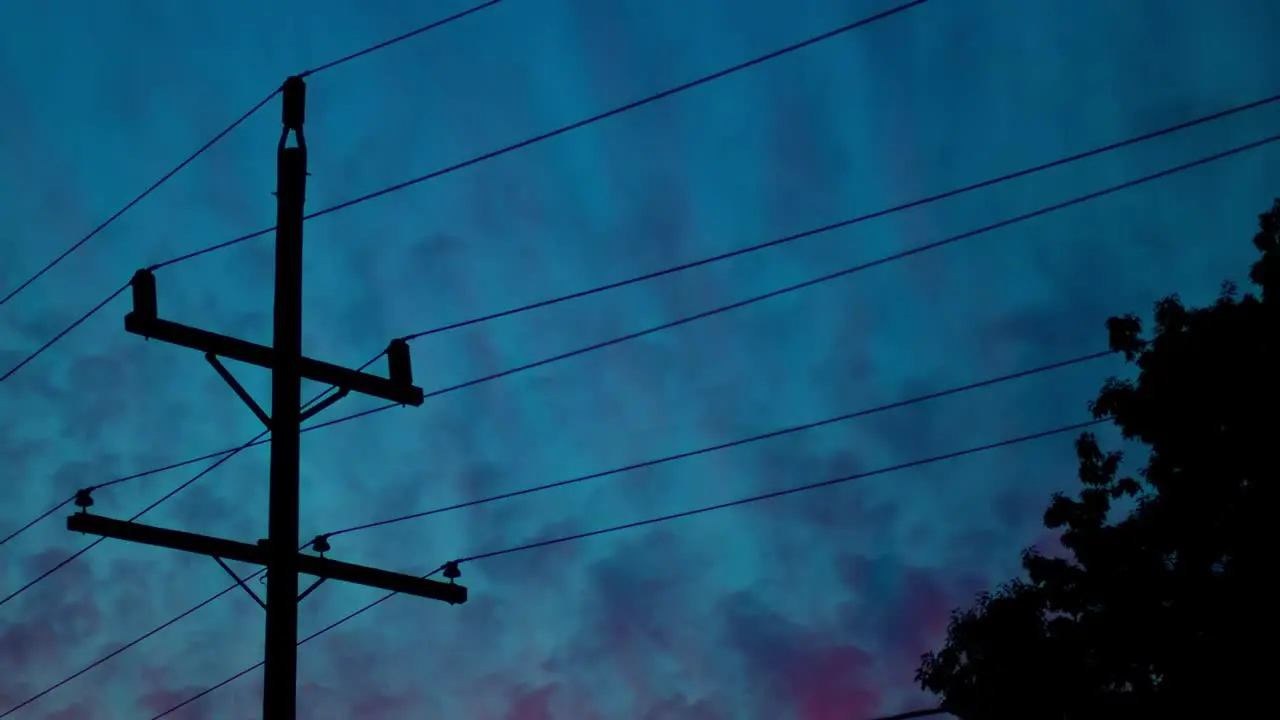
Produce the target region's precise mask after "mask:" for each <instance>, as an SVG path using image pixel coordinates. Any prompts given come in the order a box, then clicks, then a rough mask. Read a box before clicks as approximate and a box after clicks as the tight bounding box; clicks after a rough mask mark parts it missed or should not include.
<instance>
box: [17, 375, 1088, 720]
mask: <svg viewBox="0 0 1280 720" xmlns="http://www.w3.org/2000/svg"><path fill="white" fill-rule="evenodd" d="M1112 354H1113V353H1112V352H1111V351H1110V350H1106V351H1100V352H1094V353H1089V354H1086V355H1080V356H1077V357H1074V358H1070V359H1067V360H1061V361H1058V362H1054V363H1049V364H1046V365H1041V366H1038V367H1034V368H1029V369H1025V370H1020V371H1017V372H1013V373H1007V374H1005V375H1000V376H996V377H992V378H988V379H986V380H981V381H978V382H973V383H969V384H966V385H960V386H958V387H953V388H949V389H946V390H941V391H937V392H933V393H928V394H925V395H919V396H916V397H913V398H909V399H906V400H900V401H898V402H894V403H890V404H886V405H880V406H877V407H873V408H869V409H864V410H860V411H856V412H850V413H845V414H842V415H838V416H835V417H831V418H826V419H823V420H818V421H815V422H809V423H805V424H802V425H793V426H790V427H786V428H781V429H778V430H774V431H771V432H768V433H763V434H759V435H755V436H751V437H747V438H741V439H738V440H733V441H730V442H725V443H720V444H718V445H712V446H709V447H704V448H701V449H698V450H693V451H689V452H683V453H679V454H676V455H669V456H666V457H660V458H655V459H651V460H648V461H645V462H641V463H633V464H631V465H626V466H623V467H618V468H614V469H611V470H605V471H602V472H596V473H592V474H590V475H584V476H580V477H576V478H571V479H569V480H562V481H559V482H555V483H549V484H545V485H539V486H534V487H530V488H525V489H523V490H518V491H514V492H509V493H504V494H502V495H496V496H492V497H488V498H482V499H478V500H473V501H470V502H464V503H459V504H456V505H451V506H448V507H443V508H438V509H436V510H430V511H427V512H420V513H414V514H410V515H402V516H399V517H395V518H390V519H387V520H381V521H378V522H373V523H366V524H363V525H357V526H353V527H349V528H344V529H342V530H338V531H335V532H330V533H326V534H324V535H323V537H325V538H332V537H336V536H338V535H343V534H347V533H352V532H356V531H359V530H368V529H372V528H376V527H383V526H386V525H391V524H395V523H400V522H405V521H408V520H414V519H418V518H423V517H427V516H429V515H437V514H441V513H445V512H451V511H454V510H461V509H463V508H468V507H474V506H478V505H483V504H487V503H491V502H496V501H498V500H505V499H509V498H514V497H519V496H522V495H529V494H532V493H536V492H542V491H545V490H550V489H553V488H559V487H566V486H569V485H576V484H578V483H582V482H585V481H588V480H594V479H599V478H604V477H609V476H614V475H620V474H622V473H626V472H631V471H633V470H639V469H642V468H649V467H655V466H658V465H662V464H666V463H669V462H674V461H676V460H683V459H687V458H691V457H696V456H699V455H705V454H709V453H713V452H719V451H722V450H727V449H730V448H735V447H741V446H744V445H748V444H750V443H755V442H759V441H762V440H767V439H771V438H776V437H781V436H784V435H790V434H793V433H797V432H802V431H807V430H813V429H816V428H819V427H824V426H826V425H831V424H835V423H839V422H844V421H847V420H852V419H855V418H860V417H867V416H869V415H874V414H878V413H882V412H887V411H890V410H895V409H899V408H903V407H907V406H910V405H917V404H920V403H924V402H929V401H932V400H938V399H941V398H944V397H948V396H952V395H958V394H961V393H965V392H971V391H974V390H979V389H982V388H986V387H991V386H994V385H999V384H1003V383H1007V382H1012V381H1014V380H1020V379H1024V378H1028V377H1032V376H1035V375H1041V374H1044V373H1048V372H1052V371H1055V370H1061V369H1064V368H1067V367H1071V366H1074V365H1079V364H1083V363H1087V362H1091V361H1094V360H1098V359H1101V358H1104V357H1108V356H1110V355H1112ZM317 399H318V398H317ZM313 402H314V401H313ZM242 447H243V446H242ZM229 457H230V456H229V455H228V456H227V457H224V458H223V459H222V460H226V459H229ZM222 460H220V461H219V462H221V461H222ZM213 467H216V465H215V466H211V467H209V468H207V469H206V470H205V471H204V472H205V473H207V472H210V471H211V470H212V469H213ZM197 479H199V476H196V477H195V478H192V479H191V480H189V481H188V482H187V483H185V484H184V485H183V486H180V487H179V488H177V489H175V490H174V491H172V492H170V493H169V494H168V495H166V496H165V497H163V498H161V499H160V500H158V501H156V502H155V503H152V505H150V506H148V507H147V508H145V509H144V510H143V511H142V512H140V513H138V514H137V515H135V516H134V517H133V518H132V519H137V518H138V517H140V516H141V515H142V513H145V512H147V511H148V510H150V509H151V508H154V507H155V506H156V505H159V504H160V503H162V502H164V501H165V500H167V499H168V498H170V497H172V496H173V495H174V494H176V493H177V492H179V491H181V490H182V489H183V488H185V487H187V486H189V485H190V484H191V483H193V482H195V481H196V480H197ZM103 539H104V538H98V540H96V541H94V543H92V544H91V545H90V546H89V547H87V548H85V549H84V550H82V551H81V552H80V553H78V554H77V555H76V556H73V557H72V558H69V559H68V560H66V561H64V562H63V563H62V564H61V565H59V566H58V567H59V568H60V567H63V566H65V565H66V564H67V563H69V562H70V561H71V560H72V559H74V557H78V556H79V555H82V554H84V552H87V551H88V549H89V548H91V547H93V545H96V544H97V543H99V542H101V541H102V540H103ZM302 547H303V548H305V547H306V544H304V545H303V546H302ZM300 549H301V548H300ZM56 569H58V568H55V570H56ZM264 571H265V568H263V569H259V570H258V571H257V572H255V573H253V574H252V575H250V576H249V577H248V578H245V580H246V581H247V580H250V579H252V578H254V577H256V576H258V575H260V574H262V573H263V572H264ZM52 572H54V570H50V571H48V572H46V573H45V575H43V576H41V578H38V579H37V580H36V581H33V582H32V583H30V584H29V585H34V584H35V582H38V581H39V580H41V579H43V578H44V577H47V576H48V575H50V574H52ZM235 587H236V585H231V586H228V588H226V589H224V590H222V591H221V592H219V593H218V594H217V595H215V596H213V597H211V598H209V599H207V600H204V601H202V602H201V603H199V604H197V605H196V606H194V607H192V608H191V609H189V610H187V611H185V612H183V613H182V614H181V615H180V616H179V618H178V619H181V618H183V617H186V616H187V615H190V614H191V613H193V612H195V611H196V610H198V609H200V608H202V607H204V606H205V605H208V604H209V603H210V602H212V601H213V600H216V599H217V598H218V597H221V596H223V595H225V594H226V593H227V592H229V591H230V590H232V589H234V588H235ZM24 589H25V588H24ZM19 592H21V591H19ZM0 604H2V603H0ZM176 621H177V620H176V619H175V620H170V621H168V622H166V623H164V624H162V625H160V626H159V627H157V628H155V629H153V630H151V631H149V632H148V633H146V634H145V635H143V636H141V637H139V638H137V639H135V640H133V641H130V642H129V643H127V644H126V645H125V646H124V647H123V648H121V649H119V650H116V651H113V652H112V653H110V654H109V655H106V656H104V657H102V658H99V659H98V660H95V661H94V662H93V663H91V664H89V665H88V666H86V667H84V668H82V669H81V670H79V671H77V672H76V673H74V674H73V675H71V676H70V677H68V678H64V679H63V680H61V681H59V682H58V683H56V684H55V685H53V686H51V687H49V688H46V689H45V690H43V691H41V692H40V693H38V694H36V695H34V696H32V697H30V698H27V699H26V700H24V701H23V702H22V703H21V704H19V705H18V706H16V707H13V708H11V709H10V710H8V711H7V712H6V713H4V714H0V718H4V717H6V716H7V715H9V714H10V713H12V712H14V711H16V710H18V709H20V708H22V707H25V706H27V705H29V704H30V703H32V702H35V701H36V700H38V699H40V698H41V697H44V696H45V695H47V694H48V693H50V692H52V691H53V690H56V689H57V688H59V687H61V686H63V685H65V684H66V683H68V682H70V681H71V680H73V679H75V678H77V677H79V676H80V675H83V674H84V673H86V672H88V671H89V670H91V669H93V668H95V667H97V666H99V665H101V664H102V663H104V662H106V661H107V660H110V659H111V658H113V657H115V656H116V655H118V654H119V653H120V652H123V651H124V649H127V648H130V647H133V646H134V645H137V644H138V643H140V642H142V641H143V640H145V639H146V638H148V637H151V636H152V635H154V634H156V633H158V632H160V631H161V630H163V629H165V628H166V627H169V626H170V625H172V624H173V623H174V622H176Z"/></svg>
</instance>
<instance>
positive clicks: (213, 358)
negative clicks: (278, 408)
mask: <svg viewBox="0 0 1280 720" xmlns="http://www.w3.org/2000/svg"><path fill="white" fill-rule="evenodd" d="M204 359H205V360H208V361H209V364H210V365H212V366H213V369H214V370H216V371H217V372H218V375H220V376H222V379H223V380H225V381H226V382H227V384H228V385H230V386H231V389H232V390H234V391H235V393H236V395H238V396H240V399H241V400H243V401H244V404H245V405H248V406H249V409H250V410H252V411H253V414H254V415H257V416H258V419H259V420H261V421H262V424H263V425H266V426H267V429H268V430H270V429H271V417H270V416H269V415H267V413H266V411H265V410H263V409H262V406H261V405H259V404H258V402H257V401H256V400H254V399H253V396H252V395H250V394H249V391H248V390H245V389H244V386H243V385H241V384H240V381H239V380H236V378H235V376H234V375H232V374H231V371H230V370H228V369H227V367H226V366H225V365H223V364H222V361H221V360H219V359H218V356H217V355H214V354H213V353H211V352H207V353H205V354H204Z"/></svg>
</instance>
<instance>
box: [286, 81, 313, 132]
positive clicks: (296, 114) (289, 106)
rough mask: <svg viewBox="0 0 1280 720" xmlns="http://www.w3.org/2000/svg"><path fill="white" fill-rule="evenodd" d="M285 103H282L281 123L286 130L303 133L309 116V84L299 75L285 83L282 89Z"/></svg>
mask: <svg viewBox="0 0 1280 720" xmlns="http://www.w3.org/2000/svg"><path fill="white" fill-rule="evenodd" d="M282 94H283V95H284V102H282V103H281V108H280V121H281V122H282V123H284V128H285V130H292V131H294V132H296V133H301V132H302V125H303V123H304V122H305V121H306V116H307V83H306V81H304V80H303V79H302V77H301V76H299V75H293V76H291V77H289V79H287V80H285V81H284V87H283V88H282Z"/></svg>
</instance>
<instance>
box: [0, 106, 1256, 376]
mask: <svg viewBox="0 0 1280 720" xmlns="http://www.w3.org/2000/svg"><path fill="white" fill-rule="evenodd" d="M1277 101H1280V94H1275V95H1271V96H1268V97H1265V98H1262V99H1259V100H1254V101H1252V102H1248V103H1245V104H1243V105H1237V106H1235V107H1232V108H1227V109H1226V110H1220V111H1218V112H1215V113H1211V114H1209V115H1204V116H1201V117H1198V118H1194V119H1191V120H1187V121H1184V122H1181V123H1178V124H1176V125H1170V126H1168V127H1165V128H1161V129H1159V130H1154V131H1152V132H1148V133H1144V134H1142V135H1136V136H1134V137H1131V138H1128V139H1125V140H1120V141H1117V142H1113V143H1110V144H1107V145H1102V146H1100V147H1096V148H1093V149H1091V150H1086V151H1084V152H1080V153H1076V154H1074V155H1069V156H1066V157H1062V158H1058V159H1057V160H1052V161H1049V162H1045V163H1041V164H1039V165H1034V166H1032V167H1028V168H1024V169H1022V170H1017V171H1014V172H1010V173H1006V174H1004V175H1000V176H997V177H994V178H988V179H986V180H982V181H980V182H976V183H972V184H969V185H965V186H962V187H958V188H954V189H951V190H948V191H946V192H942V193H938V194H936V195H930V196H927V197H924V198H918V199H916V200H912V201H909V202H905V203H901V204H898V205H894V206H891V207H888V208H882V209H880V210H876V211H874V212H871V213H867V214H864V215H859V216H856V217H852V218H847V219H845V220H841V221H838V222H835V223H831V224H829V225H825V226H823V227H819V228H813V229H810V230H805V231H803V232H799V233H795V234H792V235H787V236H785V237H781V238H776V239H774V240H769V241H767V242H763V243H759V244H756V245H750V246H747V247H744V248H739V249H737V250H731V251H728V252H724V253H720V254H718V255H712V256H709V257H705V258H701V259H699V260H694V261H691V262H687V263H683V264H681V265H674V266H671V267H667V268H663V269H661V270H656V271H653V272H649V273H644V274H641V275H636V276H634V277H630V278H627V279H625V280H619V281H616V282H612V283H606V284H604V285H598V286H596V287H592V288H588V289H586V290H580V291H577V292H573V293H569V294H567V295H561V296H558V297H554V298H550V299H547V300H540V301H538V302H534V303H529V304H526V305H521V306H519V307H514V308H509V309H507V310H502V311H499V312H494V313H490V314H487V315H481V316H478V317H473V318H470V319H468V320H462V321H458V322H454V323H450V324H447V325H441V326H439V327H435V328H431V329H430V330H424V331H422V332H417V333H413V334H410V335H406V336H405V337H404V339H405V340H415V339H417V338H420V337H426V336H428V335H437V334H439V333H442V332H447V331H450V330H457V329H460V328H464V327H469V326H472V325H477V324H480V323H485V322H489V321H491V320H498V319H501V318H506V317H511V316H513V315H519V314H521V313H525V312H529V311H532V310H539V309H542V308H545V307H551V306H553V305H559V304H561V303H564V302H568V301H570V300H577V299H580V298H585V297H589V296H592V295H597V294H599V293H603V292H606V291H609V290H616V289H618V288H622V287H626V286H629V285H634V284H637V283H641V282H646V281H649V280H655V279H657V278H660V277H665V276H667V275H672V274H674V273H678V272H683V271H685V270H691V269H693V268H697V267H702V266H704V265H709V264H712V263H716V262H720V261H723V260H728V259H731V258H735V257H739V256H743V255H748V254H750V253H754V252H758V251H760V250H765V249H768V248H772V247H778V246H781V245H785V244H789V243H792V242H795V241H797V240H803V239H806V238H810V237H814V236H816V235H821V234H823V233H827V232H831V231H834V230H839V229H843V228H846V227H851V226H853V225H858V224H861V223H864V222H867V221H870V220H876V219H879V218H882V217H886V216H888V215H893V214H895V213H899V212H903V211H905V210H911V209H915V208H918V207H922V206H925V205H929V204H932V203H935V202H939V201H942V200H947V199H950V198H953V197H957V196H959V195H963V194H966V193H970V192H974V191H977V190H982V189H985V188H988V187H993V186H996V185H1000V184H1003V183H1006V182H1009V181H1012V180H1016V179H1019V178H1023V177H1027V176H1029V175H1034V174H1036V173H1040V172H1044V171H1046V170H1051V169H1054V168H1058V167H1062V166H1065V165H1069V164H1071V163H1075V162H1079V161H1080V160H1085V159H1087V158H1090V157H1095V156H1097V155H1102V154H1105V153H1108V152H1112V151H1114V150H1119V149H1121V148H1125V147H1128V146H1131V145H1137V144H1139V143H1143V142H1147V141H1148V140H1154V139H1156V138H1160V137H1163V136H1165V135H1171V134H1173V133H1176V132H1180V131H1182V130H1187V129H1190V128H1193V127H1197V126H1199V125H1204V124H1206V123H1210V122H1215V121H1217V120H1222V119H1225V118H1227V117H1231V116H1233V115H1237V114H1240V113H1243V112H1248V111H1252V110H1257V109H1260V108H1262V107H1265V106H1267V105H1271V104H1273V103H1275V102H1277ZM478 161H479V159H478V158H477V159H476V160H473V161H468V162H478ZM446 171H447V169H446ZM439 172H445V171H439ZM424 177H425V176H424ZM351 202H355V201H351ZM333 209H334V208H330V209H329V210H325V211H322V212H330V211H332V210H333ZM272 229H274V228H268V229H266V230H260V231H257V232H254V233H250V234H248V235H242V236H240V237H238V238H235V239H232V240H229V241H227V242H224V243H220V244H219V245H215V246H211V247H209V248H205V249H204V250H201V251H198V254H204V253H206V252H212V251H213V250H216V249H220V248H223V247H229V246H231V245H235V244H237V243H240V242H244V241H245V240H249V239H252V238H256V237H259V236H260V235H263V234H266V233H268V232H270V231H271V230H272ZM185 259H188V258H187V257H186V256H184V257H181V258H174V259H172V260H169V261H166V263H162V264H161V265H156V266H153V269H157V268H159V267H163V266H164V265H169V264H174V263H177V262H181V261H182V260H185ZM122 291H123V290H121V291H117V293H116V294H117V295H118V294H119V293H120V292H122ZM114 297H115V296H114V295H113V296H112V298H109V299H114ZM99 309H101V307H98V308H95V309H94V310H93V311H90V313H88V314H89V315H92V314H93V313H95V312H97V311H98V310H99ZM82 321H83V320H82ZM62 334H63V335H65V334H66V333H65V332H64V333H62ZM60 338H61V335H60V336H59V338H55V341H56V340H57V339H60ZM50 344H52V342H51V343H50ZM44 349H46V348H42V349H41V350H40V351H37V353H36V354H39V352H43V350H44ZM32 359H34V356H32V357H29V358H27V359H26V360H24V361H23V362H22V363H20V364H19V365H18V366H17V367H15V368H13V370H11V371H10V372H9V373H6V375H5V376H4V377H3V378H0V382H3V380H4V379H7V377H8V375H11V374H13V373H14V372H17V370H18V369H20V368H21V367H22V365H25V364H26V363H27V362H30V361H31V360H32Z"/></svg>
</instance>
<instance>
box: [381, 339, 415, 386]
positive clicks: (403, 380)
mask: <svg viewBox="0 0 1280 720" xmlns="http://www.w3.org/2000/svg"><path fill="white" fill-rule="evenodd" d="M387 376H388V377H389V378H391V382H393V383H396V384H397V385H412V384H413V362H412V361H410V359H409V343H407V342H405V341H404V340H403V339H396V340H392V341H391V344H390V345H388V346H387Z"/></svg>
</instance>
